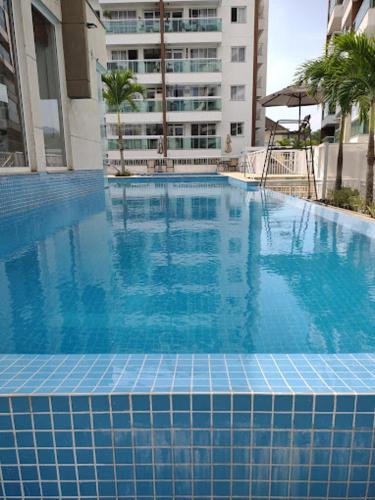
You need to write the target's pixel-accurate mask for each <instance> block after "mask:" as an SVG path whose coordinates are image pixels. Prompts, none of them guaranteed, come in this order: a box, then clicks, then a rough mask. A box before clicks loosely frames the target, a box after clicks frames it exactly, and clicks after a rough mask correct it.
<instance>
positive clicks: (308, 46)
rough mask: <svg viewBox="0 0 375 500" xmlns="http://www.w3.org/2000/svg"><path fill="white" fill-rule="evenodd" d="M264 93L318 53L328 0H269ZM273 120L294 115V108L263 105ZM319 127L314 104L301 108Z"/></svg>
mask: <svg viewBox="0 0 375 500" xmlns="http://www.w3.org/2000/svg"><path fill="white" fill-rule="evenodd" d="M269 6H270V12H269V31H268V33H269V40H268V76H267V94H270V93H271V92H275V91H277V90H280V89H282V88H283V87H286V86H287V85H290V84H291V83H293V80H294V75H295V72H296V69H297V68H298V67H299V66H300V65H301V64H302V63H303V62H305V61H306V60H309V59H314V58H315V57H318V56H320V55H321V54H322V52H323V49H324V44H325V38H326V33H327V16H328V0H269ZM266 114H267V116H269V117H270V118H272V119H273V120H278V119H281V118H296V119H297V118H298V111H297V109H293V108H291V109H288V108H282V107H280V108H267V109H266ZM308 114H311V116H312V128H313V130H316V129H319V128H320V116H321V115H320V111H319V108H318V106H313V107H311V108H310V107H306V108H303V109H302V115H303V116H306V115H308Z"/></svg>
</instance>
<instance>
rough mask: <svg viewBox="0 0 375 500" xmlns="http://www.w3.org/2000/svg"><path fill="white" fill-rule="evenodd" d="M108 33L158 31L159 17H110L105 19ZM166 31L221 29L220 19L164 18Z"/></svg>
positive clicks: (183, 31) (211, 30) (184, 31)
mask: <svg viewBox="0 0 375 500" xmlns="http://www.w3.org/2000/svg"><path fill="white" fill-rule="evenodd" d="M105 27H106V29H107V32H108V33H125V34H126V33H159V32H160V19H111V20H107V21H105ZM164 29H165V32H166V33H186V32H190V33H197V32H202V31H209V32H213V31H216V32H217V31H221V19H218V18H216V17H201V18H198V17H196V18H185V19H166V20H165V21H164Z"/></svg>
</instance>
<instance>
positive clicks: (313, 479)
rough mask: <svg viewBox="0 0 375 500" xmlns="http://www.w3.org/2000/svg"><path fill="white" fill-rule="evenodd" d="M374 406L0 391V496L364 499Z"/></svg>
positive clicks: (372, 465)
mask: <svg viewBox="0 0 375 500" xmlns="http://www.w3.org/2000/svg"><path fill="white" fill-rule="evenodd" d="M374 408H375V397H373V396H371V397H370V396H358V397H355V396H348V395H343V396H333V395H315V396H312V395H285V394H284V395H270V394H255V395H251V394H183V393H181V394H165V395H163V394H154V395H150V394H132V395H130V396H129V395H126V394H124V395H121V394H115V395H111V396H109V395H97V396H96V395H91V396H88V395H80V396H31V397H22V396H20V397H11V398H5V397H3V398H1V399H0V460H1V474H2V483H1V487H0V495H2V498H6V499H14V498H27V499H37V498H38V499H40V498H90V499H98V498H100V499H104V498H105V499H113V500H114V499H124V500H125V499H128V500H129V499H135V498H137V499H149V500H151V499H160V500H161V499H163V500H172V499H177V498H180V499H181V500H182V499H186V500H187V499H192V498H194V499H204V498H205V499H208V498H211V499H221V500H224V499H226V500H229V499H245V498H252V499H253V500H256V499H259V500H260V499H265V498H272V499H273V498H274V499H281V498H283V499H285V498H293V499H297V498H298V499H302V498H303V499H307V498H309V499H311V498H316V499H326V498H329V499H343V498H346V499H359V498H361V499H363V498H375V462H374V460H375V457H374V456H373V439H374V432H373V421H374ZM1 490H2V491H1Z"/></svg>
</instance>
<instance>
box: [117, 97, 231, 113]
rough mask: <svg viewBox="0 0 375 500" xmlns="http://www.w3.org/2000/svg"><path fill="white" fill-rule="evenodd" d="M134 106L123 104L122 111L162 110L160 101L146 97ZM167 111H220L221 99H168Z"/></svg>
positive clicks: (155, 111) (145, 111)
mask: <svg viewBox="0 0 375 500" xmlns="http://www.w3.org/2000/svg"><path fill="white" fill-rule="evenodd" d="M135 105H136V107H135V108H132V107H131V106H129V104H123V106H122V107H121V112H122V113H161V112H162V110H163V106H162V101H161V100H156V99H147V100H144V101H135ZM167 111H169V112H183V111H185V112H186V111H188V112H194V111H221V99H220V98H213V99H168V100H167ZM108 112H109V113H111V112H112V113H113V112H114V109H113V108H110V107H109V108H108Z"/></svg>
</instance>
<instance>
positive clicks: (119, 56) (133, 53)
mask: <svg viewBox="0 0 375 500" xmlns="http://www.w3.org/2000/svg"><path fill="white" fill-rule="evenodd" d="M137 59H138V50H136V49H131V50H112V61H136V60H137Z"/></svg>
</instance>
